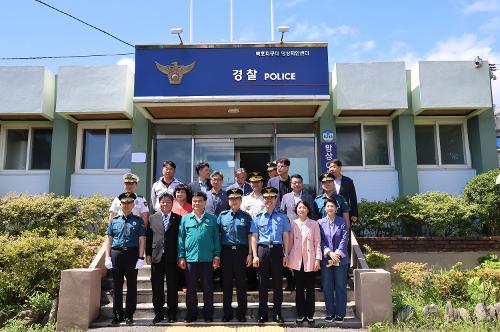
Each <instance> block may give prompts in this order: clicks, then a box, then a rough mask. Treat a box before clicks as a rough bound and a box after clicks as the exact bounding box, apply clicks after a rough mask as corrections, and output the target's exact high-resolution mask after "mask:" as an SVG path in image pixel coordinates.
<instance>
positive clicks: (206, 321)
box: [205, 318, 214, 323]
mask: <svg viewBox="0 0 500 332" xmlns="http://www.w3.org/2000/svg"><path fill="white" fill-rule="evenodd" d="M213 321H214V319H213V318H205V323H212V322H213Z"/></svg>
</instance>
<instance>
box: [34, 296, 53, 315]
mask: <svg viewBox="0 0 500 332" xmlns="http://www.w3.org/2000/svg"><path fill="white" fill-rule="evenodd" d="M52 300H53V297H52V296H51V295H50V294H49V293H44V292H40V291H37V292H34V293H33V294H31V295H30V296H29V298H28V306H29V307H30V308H31V309H33V310H35V311H36V312H38V313H39V314H40V315H45V314H47V313H49V312H50V309H51V308H52Z"/></svg>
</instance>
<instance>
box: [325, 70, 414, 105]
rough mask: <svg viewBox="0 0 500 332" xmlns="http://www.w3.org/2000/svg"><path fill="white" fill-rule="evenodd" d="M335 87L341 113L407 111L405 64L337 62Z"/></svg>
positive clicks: (333, 77) (334, 73)
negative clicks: (355, 111)
mask: <svg viewBox="0 0 500 332" xmlns="http://www.w3.org/2000/svg"><path fill="white" fill-rule="evenodd" d="M332 88H335V95H336V98H335V101H334V102H336V103H337V109H340V110H359V109H370V110H375V109H384V110H385V109H403V108H408V99H407V84H406V72H405V63H404V62H364V63H337V64H336V65H335V67H334V68H333V71H332Z"/></svg>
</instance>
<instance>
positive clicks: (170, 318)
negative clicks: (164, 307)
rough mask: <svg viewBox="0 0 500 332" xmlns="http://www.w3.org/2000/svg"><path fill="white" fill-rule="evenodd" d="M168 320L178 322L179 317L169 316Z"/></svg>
mask: <svg viewBox="0 0 500 332" xmlns="http://www.w3.org/2000/svg"><path fill="white" fill-rule="evenodd" d="M168 322H169V323H175V322H177V317H175V316H170V317H168Z"/></svg>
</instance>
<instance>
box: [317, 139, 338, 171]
mask: <svg viewBox="0 0 500 332" xmlns="http://www.w3.org/2000/svg"><path fill="white" fill-rule="evenodd" d="M335 158H337V142H322V143H321V145H320V161H321V170H322V172H328V166H327V164H328V162H329V161H331V160H333V159H335Z"/></svg>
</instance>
